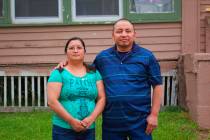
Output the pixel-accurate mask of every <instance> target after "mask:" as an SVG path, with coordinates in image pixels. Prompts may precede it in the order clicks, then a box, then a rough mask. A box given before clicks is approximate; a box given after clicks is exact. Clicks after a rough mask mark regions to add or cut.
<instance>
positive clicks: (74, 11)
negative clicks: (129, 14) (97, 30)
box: [71, 0, 123, 22]
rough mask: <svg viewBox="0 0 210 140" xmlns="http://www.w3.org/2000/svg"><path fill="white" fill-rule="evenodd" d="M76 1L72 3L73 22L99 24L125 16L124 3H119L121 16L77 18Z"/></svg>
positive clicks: (120, 0)
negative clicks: (99, 22) (98, 22)
mask: <svg viewBox="0 0 210 140" xmlns="http://www.w3.org/2000/svg"><path fill="white" fill-rule="evenodd" d="M75 1H76V0H72V1H71V5H72V7H71V8H72V11H71V13H72V21H79V22H97V21H107V22H109V21H116V20H118V19H120V18H122V16H123V1H122V0H118V1H119V15H104V16H103V15H100V16H76V3H75Z"/></svg>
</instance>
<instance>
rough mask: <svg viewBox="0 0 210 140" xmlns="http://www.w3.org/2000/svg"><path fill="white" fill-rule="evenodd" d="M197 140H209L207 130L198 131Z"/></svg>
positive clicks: (209, 136)
mask: <svg viewBox="0 0 210 140" xmlns="http://www.w3.org/2000/svg"><path fill="white" fill-rule="evenodd" d="M198 140H210V130H207V129H200V130H198Z"/></svg>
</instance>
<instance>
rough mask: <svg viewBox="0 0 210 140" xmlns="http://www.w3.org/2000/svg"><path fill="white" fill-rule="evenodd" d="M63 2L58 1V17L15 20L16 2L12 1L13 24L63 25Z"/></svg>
mask: <svg viewBox="0 0 210 140" xmlns="http://www.w3.org/2000/svg"><path fill="white" fill-rule="evenodd" d="M62 7H63V2H62V0H58V17H40V18H34V17H30V18H24V17H23V18H18V19H16V18H15V0H11V8H10V9H11V20H12V24H45V23H62V22H63V14H62Z"/></svg>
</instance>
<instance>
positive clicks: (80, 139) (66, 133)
mask: <svg viewBox="0 0 210 140" xmlns="http://www.w3.org/2000/svg"><path fill="white" fill-rule="evenodd" d="M52 138H53V140H95V129H88V130H87V131H84V132H75V131H74V130H72V129H66V128H62V127H59V126H56V125H53V130H52Z"/></svg>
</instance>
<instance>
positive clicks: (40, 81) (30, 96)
mask: <svg viewBox="0 0 210 140" xmlns="http://www.w3.org/2000/svg"><path fill="white" fill-rule="evenodd" d="M162 76H163V85H164V86H163V87H164V88H163V90H164V96H163V97H162V103H161V104H162V106H171V105H173V106H175V105H177V94H176V92H177V90H176V87H177V79H176V71H175V70H172V71H170V72H165V73H162ZM47 79H48V75H47V74H40V73H33V72H28V71H26V72H21V73H19V74H17V75H6V74H5V73H4V72H3V71H0V112H10V111H28V110H29V111H30V110H31V109H47V108H48V105H47V92H46V85H47Z"/></svg>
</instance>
